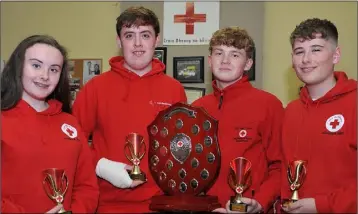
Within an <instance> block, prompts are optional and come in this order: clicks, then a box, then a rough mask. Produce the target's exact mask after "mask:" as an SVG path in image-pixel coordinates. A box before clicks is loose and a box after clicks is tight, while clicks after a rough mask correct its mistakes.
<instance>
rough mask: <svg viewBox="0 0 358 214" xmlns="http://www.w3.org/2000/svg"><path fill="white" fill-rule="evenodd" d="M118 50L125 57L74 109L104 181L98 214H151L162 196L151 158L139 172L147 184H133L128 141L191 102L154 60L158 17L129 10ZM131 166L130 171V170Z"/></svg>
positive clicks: (87, 87)
mask: <svg viewBox="0 0 358 214" xmlns="http://www.w3.org/2000/svg"><path fill="white" fill-rule="evenodd" d="M116 30H117V34H118V37H117V41H118V46H119V47H120V48H122V51H123V57H122V56H116V57H113V58H112V59H110V60H109V63H110V65H111V69H110V71H108V72H105V73H103V74H101V75H99V76H97V77H94V78H93V79H91V80H90V81H89V82H88V83H87V84H86V85H85V86H84V88H83V89H82V90H81V91H80V93H79V94H78V96H77V99H76V100H75V103H74V105H73V112H74V115H75V116H76V117H77V118H78V120H79V122H80V124H81V125H82V127H83V130H84V131H85V134H86V135H87V136H89V135H90V134H92V133H93V143H92V145H93V148H92V149H93V154H94V160H95V163H96V166H97V167H96V174H97V176H98V177H99V187H100V199H99V207H98V212H99V213H103V212H111V213H118V212H125V213H134V212H139V213H145V212H149V211H150V210H149V203H150V199H151V197H152V196H153V195H155V194H157V193H159V192H160V189H159V188H158V187H157V185H156V184H155V181H154V180H153V179H152V177H151V176H150V172H149V168H148V158H147V156H146V155H147V154H146V155H145V156H144V158H143V159H142V160H141V162H140V169H141V170H142V171H144V172H145V173H146V175H147V179H148V180H147V181H146V182H141V181H138V180H134V181H133V180H132V179H131V178H130V177H129V175H128V173H127V171H126V169H130V168H131V166H130V165H131V163H130V162H129V161H128V160H127V159H126V156H125V154H124V145H125V138H126V136H127V135H128V134H130V133H132V132H135V133H138V134H140V135H142V136H144V142H145V144H146V148H147V149H148V148H149V146H148V145H149V142H148V134H147V126H148V125H149V124H150V123H151V122H152V121H153V120H154V118H155V117H156V116H157V114H158V112H159V111H161V110H164V109H165V108H167V107H169V106H170V105H172V104H174V103H177V102H186V96H185V92H184V88H183V87H182V85H181V84H180V83H179V82H178V81H176V80H174V79H173V78H171V77H169V76H167V75H165V74H164V72H163V71H164V69H165V65H164V64H163V63H162V62H160V61H159V60H157V59H153V55H154V50H155V47H156V46H157V44H158V43H159V33H160V28H159V21H158V18H157V16H156V15H155V14H154V13H153V12H152V11H151V10H149V9H147V8H144V7H131V8H128V9H127V10H125V11H124V12H123V13H122V14H121V15H120V16H119V17H118V18H117V24H116ZM127 164H128V165H127Z"/></svg>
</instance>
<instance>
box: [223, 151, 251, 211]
mask: <svg viewBox="0 0 358 214" xmlns="http://www.w3.org/2000/svg"><path fill="white" fill-rule="evenodd" d="M228 181H229V185H230V187H231V188H232V189H233V190H234V191H235V193H236V195H235V196H231V198H230V210H232V211H239V212H247V204H245V203H243V202H242V201H241V198H242V194H243V193H244V192H245V191H246V190H247V188H248V187H249V186H250V185H251V182H252V178H251V162H250V161H249V160H247V159H246V158H244V157H238V158H235V159H234V160H232V161H231V162H230V172H229V177H228Z"/></svg>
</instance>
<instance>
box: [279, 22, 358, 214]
mask: <svg viewBox="0 0 358 214" xmlns="http://www.w3.org/2000/svg"><path fill="white" fill-rule="evenodd" d="M290 42H291V45H292V64H293V68H294V70H295V72H296V75H297V77H298V78H299V79H300V80H301V81H302V82H303V83H304V84H305V86H304V87H303V88H302V90H301V91H300V98H299V99H297V100H295V101H293V102H291V103H289V104H288V106H287V108H286V111H285V116H284V121H283V130H282V144H283V145H282V147H283V154H284V160H285V162H284V164H283V167H284V168H283V170H286V169H287V166H288V163H289V162H292V161H296V160H303V161H305V168H306V172H307V175H306V179H305V180H304V181H303V182H302V184H301V187H300V188H299V190H298V196H299V200H298V201H296V202H295V203H291V204H289V205H283V208H282V209H283V210H284V211H285V212H288V213H316V212H318V213H348V212H349V213H356V212H357V81H355V80H352V79H348V78H347V75H346V74H345V73H344V72H340V71H334V66H335V65H336V64H337V63H338V62H339V60H340V57H341V51H340V48H339V47H338V31H337V28H336V26H335V25H334V24H333V23H332V22H330V21H328V20H322V19H318V18H312V19H307V20H305V21H303V22H301V23H300V24H299V25H298V26H296V28H295V29H294V31H293V32H292V34H291V37H290ZM293 170H294V169H293ZM282 176H283V179H282V191H281V197H282V199H284V200H285V199H290V198H291V195H292V192H291V191H290V187H289V185H290V184H289V182H288V179H287V174H286V173H283V174H282Z"/></svg>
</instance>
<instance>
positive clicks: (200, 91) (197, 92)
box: [184, 86, 206, 104]
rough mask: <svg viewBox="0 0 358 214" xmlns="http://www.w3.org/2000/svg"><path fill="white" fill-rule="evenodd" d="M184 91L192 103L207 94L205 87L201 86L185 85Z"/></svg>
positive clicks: (189, 102)
mask: <svg viewBox="0 0 358 214" xmlns="http://www.w3.org/2000/svg"><path fill="white" fill-rule="evenodd" d="M184 91H185V94H186V98H187V100H188V104H192V103H193V102H194V101H195V100H197V99H199V98H201V97H203V96H205V91H206V89H205V88H199V87H187V86H184Z"/></svg>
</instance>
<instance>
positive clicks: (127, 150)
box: [124, 133, 147, 181]
mask: <svg viewBox="0 0 358 214" xmlns="http://www.w3.org/2000/svg"><path fill="white" fill-rule="evenodd" d="M145 151H146V146H145V143H144V138H143V136H141V135H139V134H137V133H130V134H129V135H127V137H126V144H125V145H124V154H125V155H126V157H127V159H128V160H129V161H130V162H131V163H132V164H133V169H132V170H131V171H129V176H130V178H131V179H132V180H141V181H146V180H147V177H146V175H145V173H144V172H142V171H141V170H140V168H139V164H140V160H141V159H142V158H143V157H144V154H145Z"/></svg>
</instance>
